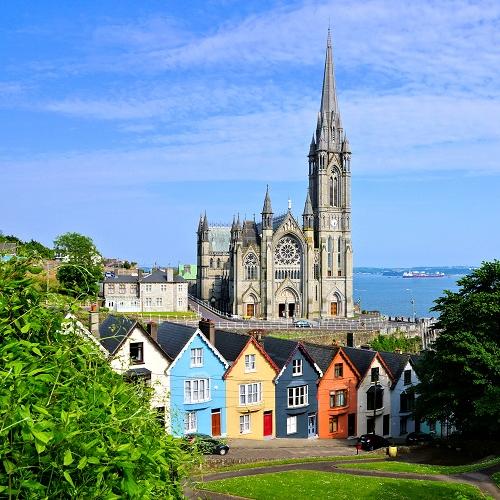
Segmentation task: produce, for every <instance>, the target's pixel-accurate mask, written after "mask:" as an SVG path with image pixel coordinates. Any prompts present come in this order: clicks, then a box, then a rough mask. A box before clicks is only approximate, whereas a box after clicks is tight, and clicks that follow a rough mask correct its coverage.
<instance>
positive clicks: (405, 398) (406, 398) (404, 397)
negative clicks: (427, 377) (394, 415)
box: [399, 392, 415, 413]
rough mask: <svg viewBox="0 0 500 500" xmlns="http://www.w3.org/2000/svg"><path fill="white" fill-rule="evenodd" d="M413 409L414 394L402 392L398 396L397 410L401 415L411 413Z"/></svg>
mask: <svg viewBox="0 0 500 500" xmlns="http://www.w3.org/2000/svg"><path fill="white" fill-rule="evenodd" d="M414 407H415V394H414V393H413V392H402V393H401V394H400V396H399V408H400V411H401V412H402V413H405V412H408V411H413V408H414Z"/></svg>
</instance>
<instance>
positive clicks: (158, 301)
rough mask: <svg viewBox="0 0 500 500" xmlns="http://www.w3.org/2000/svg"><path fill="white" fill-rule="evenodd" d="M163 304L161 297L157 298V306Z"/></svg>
mask: <svg viewBox="0 0 500 500" xmlns="http://www.w3.org/2000/svg"><path fill="white" fill-rule="evenodd" d="M162 304H163V299H162V298H161V297H156V305H157V306H161V305H162Z"/></svg>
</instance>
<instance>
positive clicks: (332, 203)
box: [329, 177, 336, 207]
mask: <svg viewBox="0 0 500 500" xmlns="http://www.w3.org/2000/svg"><path fill="white" fill-rule="evenodd" d="M335 179H336V178H335ZM334 182H335V181H334V180H333V177H330V186H329V193H330V206H331V207H333V206H334V204H335V200H334Z"/></svg>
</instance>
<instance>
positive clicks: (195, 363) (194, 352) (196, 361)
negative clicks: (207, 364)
mask: <svg viewBox="0 0 500 500" xmlns="http://www.w3.org/2000/svg"><path fill="white" fill-rule="evenodd" d="M189 366H190V367H191V368H195V367H201V366H203V349H202V348H201V347H193V349H191V364H190V365H189Z"/></svg>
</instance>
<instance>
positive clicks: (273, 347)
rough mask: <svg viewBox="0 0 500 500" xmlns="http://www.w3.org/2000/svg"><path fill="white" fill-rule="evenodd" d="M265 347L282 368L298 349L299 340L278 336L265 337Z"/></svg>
mask: <svg viewBox="0 0 500 500" xmlns="http://www.w3.org/2000/svg"><path fill="white" fill-rule="evenodd" d="M263 344H264V349H265V350H266V352H267V354H269V357H270V358H271V359H272V360H273V361H274V363H275V364H276V366H277V367H278V368H279V369H280V370H281V369H282V368H283V367H284V366H285V365H286V364H287V362H288V361H289V360H290V356H292V355H293V353H295V351H296V350H297V345H298V342H294V341H293V340H285V339H278V338H276V337H264V338H263Z"/></svg>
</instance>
